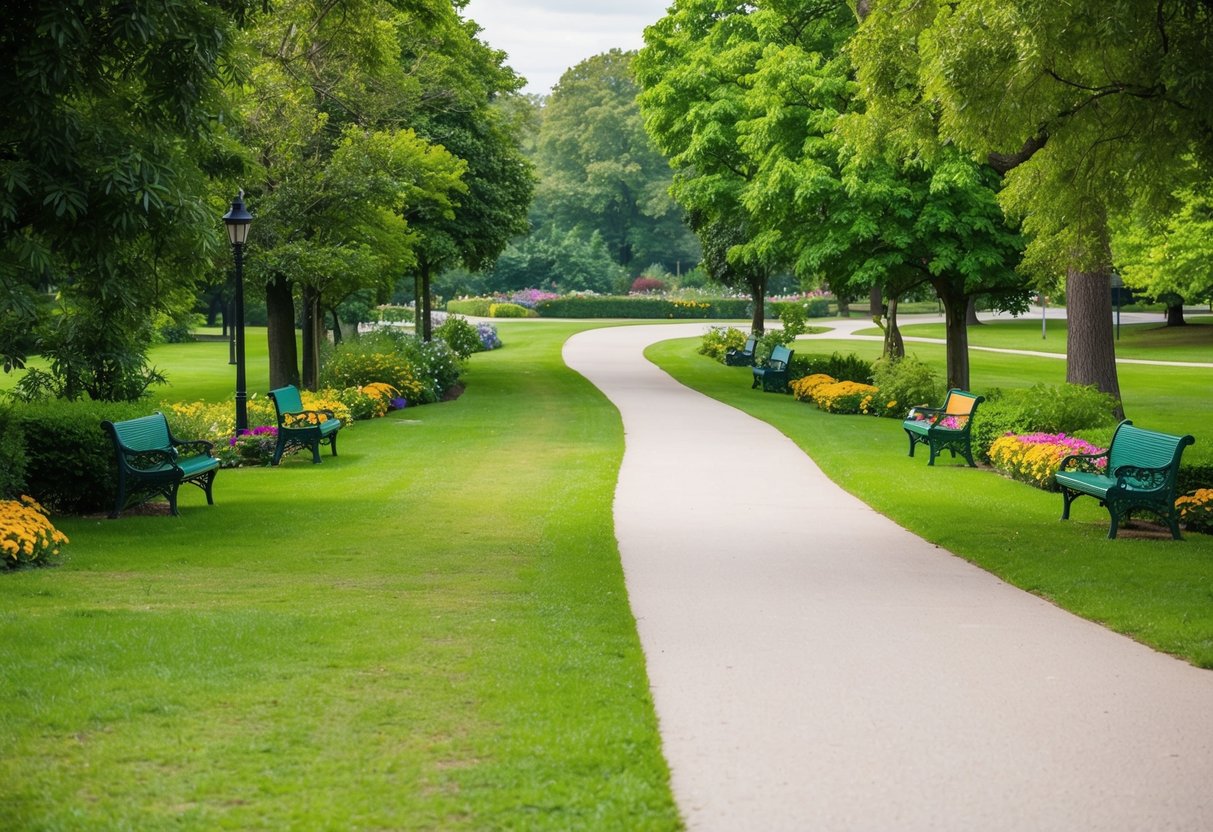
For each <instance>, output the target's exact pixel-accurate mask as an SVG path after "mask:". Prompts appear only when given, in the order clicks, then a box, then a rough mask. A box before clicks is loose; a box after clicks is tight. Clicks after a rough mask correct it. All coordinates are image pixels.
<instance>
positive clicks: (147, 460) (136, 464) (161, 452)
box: [122, 445, 177, 471]
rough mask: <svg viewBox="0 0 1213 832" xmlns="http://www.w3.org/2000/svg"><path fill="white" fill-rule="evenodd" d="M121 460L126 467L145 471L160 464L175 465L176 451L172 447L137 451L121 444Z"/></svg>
mask: <svg viewBox="0 0 1213 832" xmlns="http://www.w3.org/2000/svg"><path fill="white" fill-rule="evenodd" d="M122 461H123V463H125V465H126V467H127V468H133V469H134V470H136V471H141V470H143V471H145V470H147V469H149V468H158V467H159V466H161V465H176V464H177V451H176V450H174V449H173V448H156V449H154V450H146V451H137V450H135V449H134V448H128V447H126V446H125V445H123V446H122Z"/></svg>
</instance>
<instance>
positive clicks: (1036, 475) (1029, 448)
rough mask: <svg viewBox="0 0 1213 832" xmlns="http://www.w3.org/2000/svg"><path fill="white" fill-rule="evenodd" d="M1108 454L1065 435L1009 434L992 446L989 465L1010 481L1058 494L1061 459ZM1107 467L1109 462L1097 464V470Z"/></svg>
mask: <svg viewBox="0 0 1213 832" xmlns="http://www.w3.org/2000/svg"><path fill="white" fill-rule="evenodd" d="M1105 450H1106V449H1105V448H1100V447H1097V446H1095V445H1092V444H1091V443H1090V442H1087V441H1086V440H1085V439H1079V438H1077V437H1075V436H1066V435H1065V434H1064V433H1028V434H1013V433H1008V434H1006V435H1004V436H1000V437H999V438H998V439H995V440H994V443H993V444H992V445H990V464H991V465H993V466H994V467H995V468H997V469H998V470H999V471H1001V472H1003V473H1004V474H1006V475H1007V476H1009V477H1011V479H1015V480H1019V481H1021V482H1026V483H1028V484H1029V485H1034V486H1036V487H1037V488H1043V489H1044V490H1045V491H1056V490H1057V483H1055V482H1054V481H1053V475H1054V474H1056V473H1057V469H1058V467H1059V466H1060V465H1061V461H1062V459H1064V458H1065V457H1067V456H1069V455H1070V454H1102V453H1103V452H1104V451H1105ZM1106 466H1107V460H1106V459H1100V460H1096V461H1095V467H1096V469H1097V470H1103V469H1104V468H1105V467H1106Z"/></svg>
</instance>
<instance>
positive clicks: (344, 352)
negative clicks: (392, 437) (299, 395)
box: [320, 336, 427, 402]
mask: <svg viewBox="0 0 1213 832" xmlns="http://www.w3.org/2000/svg"><path fill="white" fill-rule="evenodd" d="M406 338H407V340H408V341H414V340H416V339H414V338H413V337H412V336H406ZM402 340H403V339H402ZM394 346H395V345H393V344H392V343H384V341H383V339H382V338H372V337H371V336H367V337H363V338H359V339H358V340H357V341H349V342H346V341H343V342H342V343H341V345H340V346H339V347H338V348H337V350H336V352H335V353H334V354H333V356H332V357H331V358H330V359H329V360H328V361H327V362H326V363H325V365H324V369H322V370H321V372H320V383H321V384H322V385H323V386H324V387H331V388H333V389H336V390H344V389H345V388H347V387H361V386H363V385H364V384H372V383H374V382H383V383H384V384H390V385H391V386H392V387H394V388H396V390H398V391H399V392H400V395H402V396H404V398H406V399H408V400H409V401H415V402H419V401H421V400H422V399H424V398H426V386H427V383H426V379H425V377H424V376H423V374H422V370H421V368H420V367H418V366H417V363H418V362H417V361H415V360H411V359H410V357H409V356H407V355H404V354H402V353H401V352H396V351H395V349H394Z"/></svg>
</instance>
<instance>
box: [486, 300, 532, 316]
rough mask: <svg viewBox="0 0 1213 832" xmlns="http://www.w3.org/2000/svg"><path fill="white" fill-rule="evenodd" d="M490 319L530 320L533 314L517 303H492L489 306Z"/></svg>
mask: <svg viewBox="0 0 1213 832" xmlns="http://www.w3.org/2000/svg"><path fill="white" fill-rule="evenodd" d="M489 317H490V318H532V317H535V313H534V312H532V311H531V310H530V309H527V308H526V307H525V306H520V305H518V304H517V303H494V304H492V305H490V306H489Z"/></svg>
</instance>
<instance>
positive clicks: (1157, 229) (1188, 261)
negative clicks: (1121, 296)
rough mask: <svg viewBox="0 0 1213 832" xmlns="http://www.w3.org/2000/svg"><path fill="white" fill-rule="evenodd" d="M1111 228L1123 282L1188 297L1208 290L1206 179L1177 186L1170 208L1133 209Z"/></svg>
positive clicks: (1212, 267) (1210, 201) (1210, 257)
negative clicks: (1154, 209)
mask: <svg viewBox="0 0 1213 832" xmlns="http://www.w3.org/2000/svg"><path fill="white" fill-rule="evenodd" d="M1114 230H1115V231H1116V234H1115V235H1114V237H1113V241H1112V242H1113V253H1114V255H1115V260H1116V264H1117V266H1118V267H1119V269H1120V273H1121V275H1122V276H1123V278H1124V281H1125V285H1126V286H1130V287H1132V288H1134V289H1140V290H1142V291H1144V292H1145V293H1146V294H1148V295H1150V296H1151V297H1155V298H1158V297H1161V296H1163V295H1165V294H1167V293H1172V294H1175V295H1179V296H1180V297H1182V298H1184V299H1186V300H1189V301H1195V300H1198V299H1202V298H1208V297H1209V296H1210V292H1213V187H1210V185H1209V183H1208V182H1207V181H1205V182H1202V183H1200V184H1199V185H1197V186H1191V187H1186V188H1181V189H1180V190H1178V191H1176V192H1175V194H1173V198H1172V205H1171V207H1170V210H1165V211H1161V212H1156V211H1146V210H1138V211H1136V212H1134V214H1133V215H1131V216H1130V217H1128V218H1127V219H1124V220H1121V221H1119V222H1117V223H1116V225H1115V226H1114Z"/></svg>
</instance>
